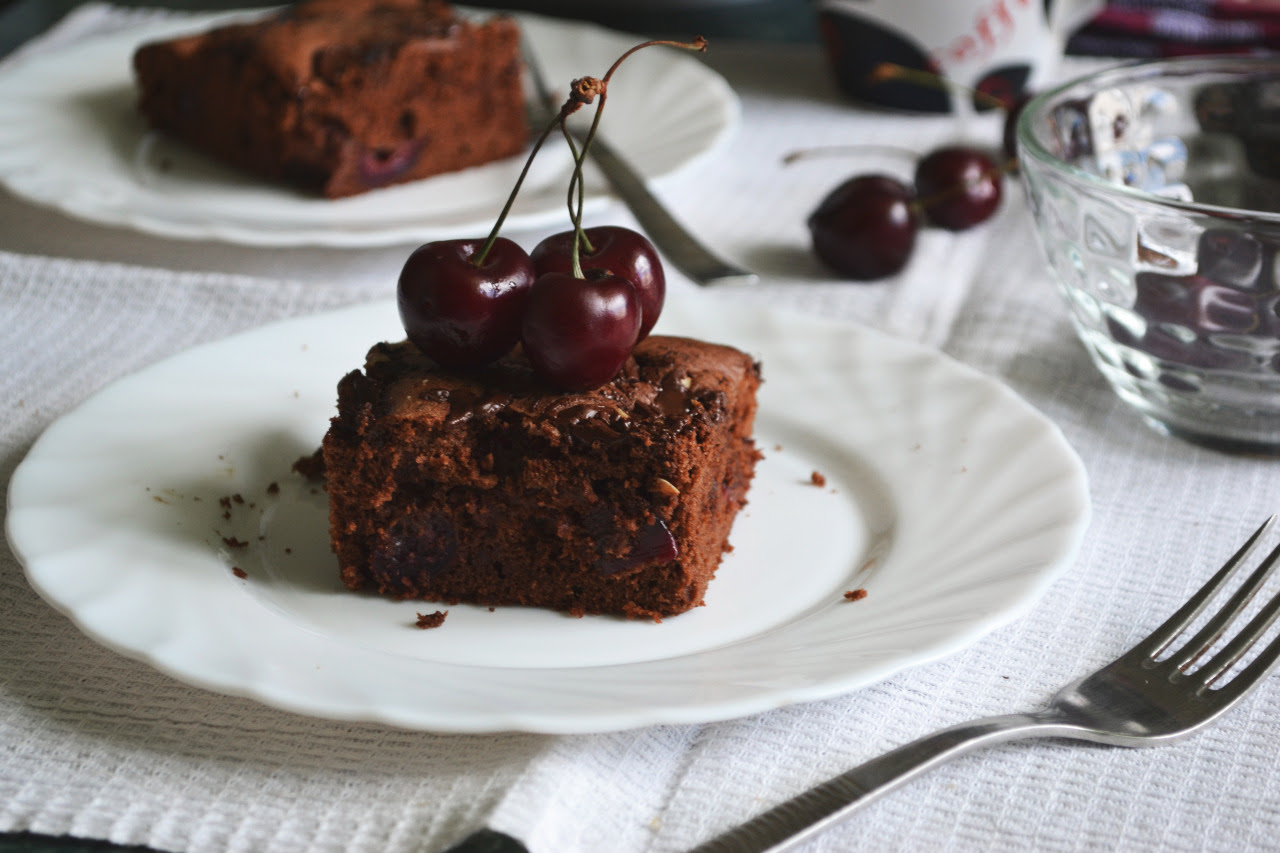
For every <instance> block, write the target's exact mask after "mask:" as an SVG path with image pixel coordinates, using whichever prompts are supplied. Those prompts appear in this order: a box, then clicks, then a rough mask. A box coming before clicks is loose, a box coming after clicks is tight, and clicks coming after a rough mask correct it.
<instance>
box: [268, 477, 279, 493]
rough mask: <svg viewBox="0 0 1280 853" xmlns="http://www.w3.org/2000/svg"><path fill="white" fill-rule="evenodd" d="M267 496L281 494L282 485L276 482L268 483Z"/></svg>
mask: <svg viewBox="0 0 1280 853" xmlns="http://www.w3.org/2000/svg"><path fill="white" fill-rule="evenodd" d="M267 494H269V495H278V494H280V484H279V483H277V482H275V481H274V480H272V481H271V482H270V483H267Z"/></svg>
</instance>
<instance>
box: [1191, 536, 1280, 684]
mask: <svg viewBox="0 0 1280 853" xmlns="http://www.w3.org/2000/svg"><path fill="white" fill-rule="evenodd" d="M1271 556H1272V557H1277V556H1280V548H1276V550H1275V551H1272V552H1271ZM1278 617H1280V593H1276V594H1275V595H1274V596H1272V598H1271V600H1270V601H1268V602H1267V604H1266V606H1264V607H1263V608H1262V610H1260V611H1259V612H1258V614H1257V615H1256V616H1254V617H1253V619H1251V620H1249V624H1248V625H1246V626H1245V627H1244V630H1242V631H1241V632H1240V633H1239V634H1237V635H1236V636H1235V637H1233V638H1232V640H1231V642H1229V643H1227V644H1226V645H1225V646H1223V647H1222V649H1221V650H1220V651H1219V652H1218V653H1217V654H1216V655H1214V656H1213V657H1212V658H1210V659H1209V662H1208V663H1206V664H1205V665H1204V666H1203V667H1201V668H1200V670H1199V671H1198V672H1197V673H1196V678H1198V679H1199V680H1201V681H1202V682H1203V683H1204V685H1205V686H1206V687H1212V686H1213V684H1214V682H1216V681H1217V680H1218V679H1219V678H1221V677H1222V676H1223V675H1224V674H1226V672H1227V671H1228V670H1230V669H1231V667H1232V666H1233V665H1235V663H1236V661H1238V660H1240V658H1242V657H1244V655H1245V654H1246V653H1247V652H1248V651H1249V649H1251V648H1253V646H1254V644H1255V643H1257V642H1258V640H1260V639H1262V635H1263V634H1265V633H1267V630H1268V629H1269V628H1270V627H1271V626H1272V625H1273V624H1274V623H1275V621H1276V619H1277V618H1278ZM1276 647H1277V643H1276V642H1272V643H1271V648H1270V649H1268V652H1269V653H1270V654H1274V653H1275V652H1276ZM1250 666H1252V664H1250ZM1247 669H1249V667H1246V670H1247ZM1265 669H1266V667H1265V666H1264V667H1263V670H1264V671H1265ZM1264 674H1265V673H1264ZM1241 675H1243V673H1241ZM1255 677H1256V676H1255Z"/></svg>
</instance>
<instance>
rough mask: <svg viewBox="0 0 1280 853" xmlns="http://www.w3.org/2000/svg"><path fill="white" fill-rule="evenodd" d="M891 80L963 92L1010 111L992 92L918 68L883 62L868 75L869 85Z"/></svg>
mask: <svg viewBox="0 0 1280 853" xmlns="http://www.w3.org/2000/svg"><path fill="white" fill-rule="evenodd" d="M891 80H906V81H907V82H908V83H916V84H918V85H921V86H928V87H929V88H931V89H954V90H955V91H957V92H963V93H965V94H966V95H969V96H971V97H972V98H973V99H974V100H975V101H983V102H984V103H986V104H987V106H990V107H995V108H996V109H1002V110H1007V109H1009V102H1008V101H1006V100H1004V99H1003V98H998V97H996V96H995V95H993V94H991V93H990V92H983V91H982V90H980V89H970V88H969V87H968V86H964V85H961V84H960V83H957V82H956V81H954V80H952V79H951V78H950V77H943V76H942V75H941V74H934V73H932V72H930V71H921V70H919V69H918V68H907V67H906V66H905V65H899V64H897V63H896V62H881V63H880V64H879V65H877V66H876V67H875V68H872V69H871V73H870V74H868V75H867V82H868V83H887V82H889V81H891Z"/></svg>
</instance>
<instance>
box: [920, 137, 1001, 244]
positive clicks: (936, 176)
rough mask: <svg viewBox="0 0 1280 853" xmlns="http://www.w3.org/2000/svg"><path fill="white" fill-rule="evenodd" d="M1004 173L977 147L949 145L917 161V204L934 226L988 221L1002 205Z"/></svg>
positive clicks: (968, 225) (965, 226) (956, 227)
mask: <svg viewBox="0 0 1280 853" xmlns="http://www.w3.org/2000/svg"><path fill="white" fill-rule="evenodd" d="M1002 183H1003V176H1002V174H1001V172H1000V167H999V166H997V165H996V163H995V161H994V160H992V159H991V158H990V157H988V156H987V155H986V154H984V153H983V152H981V151H979V150H977V149H976V148H967V147H963V146H959V145H949V146H947V147H945V148H939V149H938V150H936V151H933V152H931V153H930V154H928V155H926V156H925V157H924V158H923V159H922V160H920V162H919V163H917V164H916V176H915V184H916V195H917V197H918V201H917V204H918V205H919V207H920V210H921V212H922V213H923V214H924V216H925V218H926V219H927V220H928V221H929V222H930V223H931V224H933V225H937V226H939V227H940V228H946V229H947V230H948V231H964V230H967V229H969V228H972V227H974V226H975V225H979V224H981V223H983V222H986V221H987V220H988V219H990V218H991V216H992V214H994V213H995V212H996V208H998V207H999V206H1000V198H1001V196H1002V195H1003V192H1002V190H1001V185H1002Z"/></svg>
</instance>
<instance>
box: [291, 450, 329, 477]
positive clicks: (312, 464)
mask: <svg viewBox="0 0 1280 853" xmlns="http://www.w3.org/2000/svg"><path fill="white" fill-rule="evenodd" d="M293 470H294V471H295V472H296V473H298V474H301V475H302V477H303V479H306V480H308V481H310V482H313V483H320V482H324V450H323V448H321V449H317V450H316V452H315V453H311V454H309V455H307V456H302V457H300V458H299V459H298V461H297V462H294V463H293Z"/></svg>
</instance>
